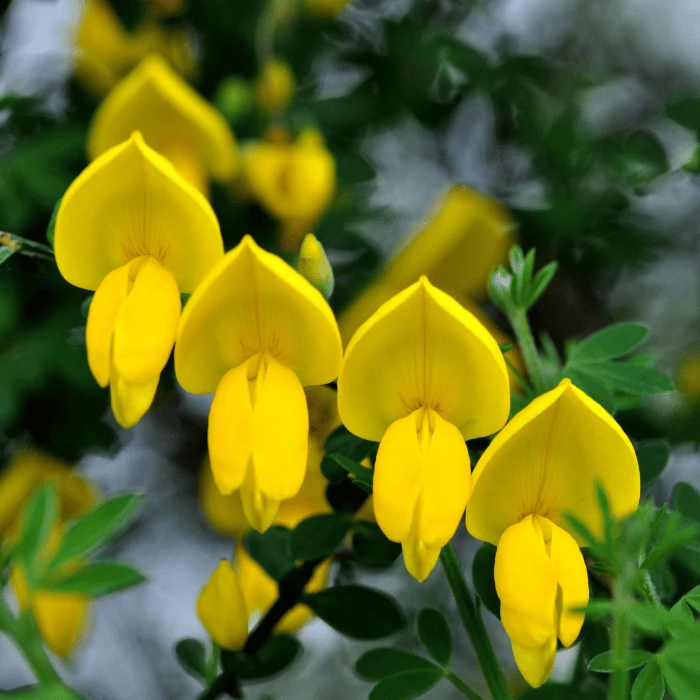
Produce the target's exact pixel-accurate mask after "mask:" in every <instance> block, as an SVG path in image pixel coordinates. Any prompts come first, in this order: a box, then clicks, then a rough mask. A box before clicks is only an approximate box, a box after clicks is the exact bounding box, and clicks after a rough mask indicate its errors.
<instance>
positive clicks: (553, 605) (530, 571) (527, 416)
mask: <svg viewBox="0 0 700 700" xmlns="http://www.w3.org/2000/svg"><path fill="white" fill-rule="evenodd" d="M596 483H599V484H600V485H601V486H602V487H603V488H604V489H605V492H606V494H607V496H608V498H609V500H610V504H611V508H612V512H613V514H614V515H615V516H616V517H622V516H625V515H629V514H630V513H632V512H634V511H635V510H636V508H637V505H638V503H639V495H640V477H639V467H638V464H637V457H636V455H635V452H634V448H633V447H632V444H631V443H630V441H629V439H628V438H627V436H626V435H625V433H624V432H623V431H622V429H621V428H620V426H619V425H618V424H617V423H616V422H615V420H614V418H613V417H612V416H611V415H610V414H608V413H607V412H606V411H605V410H604V409H603V408H602V407H601V406H599V405H598V404H597V403H595V401H593V400H592V399H590V398H589V397H588V396H587V395H586V394H584V393H583V392H582V391H580V390H579V389H577V388H576V387H575V386H574V385H573V384H571V382H570V381H569V380H568V379H564V380H563V381H562V382H561V384H560V385H559V386H558V387H557V388H556V389H553V390H552V391H549V392H547V393H546V394H544V395H543V396H540V397H539V398H537V399H535V400H534V401H533V402H532V403H531V404H530V405H529V406H527V407H526V408H525V409H523V410H522V411H521V412H520V413H518V414H517V415H516V416H515V418H513V420H512V421H511V422H510V423H509V424H508V425H507V426H506V427H505V428H504V429H503V430H502V431H501V432H500V433H499V434H498V435H497V436H496V438H495V439H494V441H493V442H492V443H491V445H490V446H489V447H488V449H487V450H486V452H484V454H483V456H482V458H481V459H480V460H479V463H478V464H477V466H476V469H475V470H474V474H473V475H472V495H471V499H470V500H469V505H468V507H467V529H468V530H469V532H470V533H471V534H472V535H473V536H474V537H476V538H478V539H480V540H484V541H486V542H490V543H491V544H494V545H497V546H498V550H497V553H496V568H495V579H496V590H497V592H498V595H499V598H500V599H501V620H502V622H503V626H504V627H505V630H506V632H507V633H508V636H509V637H510V639H511V643H512V647H513V654H514V655H515V660H516V662H517V664H518V667H519V668H520V671H521V673H522V674H523V676H524V677H525V680H527V681H528V683H530V685H533V686H538V685H541V684H542V683H544V681H545V680H546V679H547V678H548V677H549V674H550V673H551V670H552V665H553V663H554V655H555V652H556V648H557V638H559V640H560V641H561V642H562V644H564V646H570V645H571V644H573V642H574V641H575V640H576V637H577V636H578V633H579V631H580V629H581V625H582V624H583V615H581V614H577V613H572V612H570V609H571V608H574V607H580V606H583V605H585V604H586V603H587V602H588V577H587V573H586V565H585V563H584V560H583V556H582V555H581V552H580V550H579V546H581V545H582V544H583V542H581V541H580V540H578V538H577V535H576V533H574V532H571V531H570V530H569V528H568V525H567V521H566V519H565V517H564V514H565V513H570V514H572V515H574V516H576V517H577V518H579V519H580V520H582V521H583V522H584V523H585V524H586V525H587V526H588V527H589V528H591V530H592V531H593V532H594V533H596V534H597V535H599V536H600V535H601V531H602V515H601V513H600V509H599V507H598V503H597V499H596V488H595V487H596Z"/></svg>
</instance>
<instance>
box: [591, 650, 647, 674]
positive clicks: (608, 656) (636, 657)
mask: <svg viewBox="0 0 700 700" xmlns="http://www.w3.org/2000/svg"><path fill="white" fill-rule="evenodd" d="M653 656H654V655H653V654H652V653H651V652H649V651H642V650H640V649H634V650H632V651H630V652H628V653H627V665H626V666H625V670H627V671H631V670H632V669H633V668H639V667H640V666H643V665H644V664H645V663H646V662H647V661H649V659H651V658H652V657H653ZM588 670H589V671H595V672H596V673H612V672H613V652H612V650H611V651H604V652H603V653H602V654H598V656H595V657H594V658H592V659H591V661H590V663H589V664H588Z"/></svg>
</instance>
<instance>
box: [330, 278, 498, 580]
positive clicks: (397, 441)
mask: <svg viewBox="0 0 700 700" xmlns="http://www.w3.org/2000/svg"><path fill="white" fill-rule="evenodd" d="M509 407H510V394H509V390H508V375H507V372H506V366H505V362H504V360H503V356H502V355H501V351H500V350H499V348H498V345H497V344H496V341H495V340H494V339H493V337H492V336H491V335H490V334H489V333H488V331H487V330H486V329H485V328H484V327H483V326H482V325H481V324H480V323H479V322H478V321H477V320H476V318H475V317H474V316H473V315H472V314H470V313H469V312H468V311H466V310H465V309H464V308H463V307H461V306H460V305H459V304H458V303H457V302H456V301H455V300H454V299H452V298H451V297H450V296H448V295H447V294H445V293H444V292H442V291H440V290H439V289H437V288H435V287H434V286H433V285H432V284H430V282H429V281H428V280H427V278H426V277H421V279H420V280H419V281H418V282H416V283H415V284H413V285H411V286H410V287H409V288H408V289H406V290H404V291H403V292H401V293H400V294H397V295H396V296H395V297H394V298H393V299H391V300H390V301H388V302H387V303H386V304H384V305H383V306H381V307H380V309H379V310H378V311H377V312H376V313H375V314H374V315H373V316H372V317H371V318H370V319H369V320H368V321H367V322H366V323H365V324H364V325H362V326H361V327H360V329H359V330H358V331H357V333H356V334H355V335H354V336H353V339H352V340H351V341H350V344H349V345H348V348H347V350H346V353H345V359H344V360H343V365H342V368H341V371H340V377H339V378H338V409H339V412H340V417H341V420H342V421H343V423H344V424H345V426H346V427H347V428H348V430H350V431H351V432H353V433H354V434H355V435H358V436H359V437H362V438H365V439H366V440H374V441H381V444H380V445H379V452H378V454H377V459H376V462H375V468H374V511H375V514H376V517H377V523H378V524H379V526H380V527H381V528H382V530H383V531H384V534H385V535H386V536H387V537H388V538H389V539H390V540H392V541H394V542H400V543H401V544H402V547H403V553H404V561H405V563H406V568H407V569H408V570H409V572H410V573H411V574H412V575H413V576H414V577H415V578H417V579H418V580H419V581H422V580H424V579H425V578H426V577H427V576H428V574H429V573H430V572H431V571H432V569H433V567H434V566H435V563H436V561H437V558H438V556H439V554H440V549H441V548H442V547H443V546H444V545H445V544H447V542H449V540H450V539H451V537H452V535H453V534H454V532H455V530H456V528H457V525H458V523H459V519H460V518H461V517H462V514H463V513H464V507H465V505H466V503H467V499H468V497H469V491H470V471H469V453H468V452H467V447H466V445H465V444H464V441H465V440H469V439H472V438H476V437H481V436H485V435H490V434H492V433H494V432H496V431H497V430H498V429H499V428H501V426H503V424H504V423H505V422H506V419H507V418H508V411H509Z"/></svg>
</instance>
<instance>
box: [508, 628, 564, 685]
mask: <svg viewBox="0 0 700 700" xmlns="http://www.w3.org/2000/svg"><path fill="white" fill-rule="evenodd" d="M511 646H512V648H513V656H514V657H515V663H516V664H517V665H518V670H519V671H520V673H522V675H523V678H524V679H525V680H526V681H527V682H528V683H529V684H530V685H531V686H532V687H533V688H539V686H541V685H542V684H543V683H544V682H545V681H546V680H547V679H548V678H549V676H550V674H551V673H552V669H553V668H554V657H555V656H556V653H557V638H556V637H555V636H552V637H551V638H550V639H549V640H547V642H546V643H545V644H543V645H542V646H541V647H523V646H520V645H519V644H516V643H515V642H511Z"/></svg>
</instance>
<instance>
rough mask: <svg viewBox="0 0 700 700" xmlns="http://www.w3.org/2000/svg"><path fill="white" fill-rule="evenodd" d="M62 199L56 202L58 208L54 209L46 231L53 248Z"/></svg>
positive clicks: (47, 238)
mask: <svg viewBox="0 0 700 700" xmlns="http://www.w3.org/2000/svg"><path fill="white" fill-rule="evenodd" d="M61 199H63V198H61ZM61 199H59V200H58V201H57V202H56V206H55V207H54V208H53V212H52V213H51V220H50V221H49V225H48V227H47V229H46V240H47V241H48V242H49V243H50V244H51V246H53V237H54V231H55V229H56V216H57V215H58V209H59V207H60V206H61Z"/></svg>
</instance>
